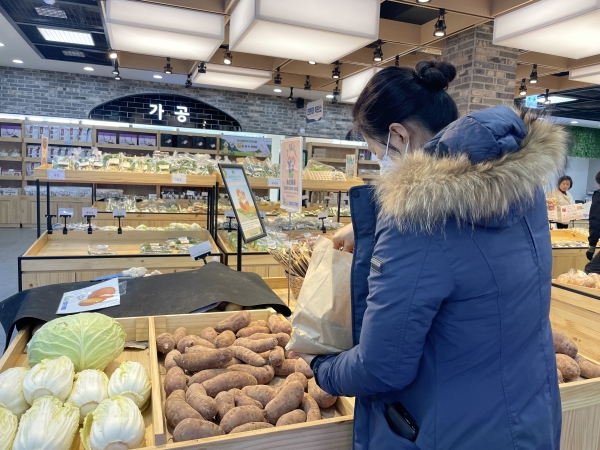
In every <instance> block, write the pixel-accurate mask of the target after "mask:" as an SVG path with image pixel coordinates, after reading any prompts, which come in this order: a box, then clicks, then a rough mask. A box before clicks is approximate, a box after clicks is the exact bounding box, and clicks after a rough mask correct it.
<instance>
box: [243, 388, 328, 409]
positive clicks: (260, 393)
mask: <svg viewBox="0 0 600 450" xmlns="http://www.w3.org/2000/svg"><path fill="white" fill-rule="evenodd" d="M242 392H243V393H244V394H246V395H247V396H248V397H250V398H253V399H254V400H258V401H259V402H260V403H261V404H262V406H263V408H264V407H265V406H267V403H269V402H270V401H271V400H273V399H274V398H275V396H276V395H277V391H276V390H275V389H274V388H272V387H271V386H264V385H260V384H259V385H257V386H246V387H245V388H243V389H242ZM315 405H316V403H315Z"/></svg>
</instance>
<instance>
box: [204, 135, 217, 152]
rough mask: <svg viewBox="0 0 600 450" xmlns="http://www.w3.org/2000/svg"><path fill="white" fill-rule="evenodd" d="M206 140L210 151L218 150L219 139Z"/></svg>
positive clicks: (208, 138) (210, 138) (209, 138)
mask: <svg viewBox="0 0 600 450" xmlns="http://www.w3.org/2000/svg"><path fill="white" fill-rule="evenodd" d="M205 140H206V148H207V149H208V150H216V149H217V138H216V137H207V138H205Z"/></svg>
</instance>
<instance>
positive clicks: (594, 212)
mask: <svg viewBox="0 0 600 450" xmlns="http://www.w3.org/2000/svg"><path fill="white" fill-rule="evenodd" d="M596 184H597V185H598V187H599V188H600V172H598V173H597V174H596ZM589 223H590V235H589V237H588V242H589V244H590V246H589V248H588V250H587V252H585V256H587V259H589V261H590V262H589V263H588V264H587V265H586V266H585V271H586V273H600V253H598V254H597V255H596V257H594V253H596V245H598V240H599V239H600V190H597V191H595V192H594V195H593V197H592V206H591V207H590V220H589Z"/></svg>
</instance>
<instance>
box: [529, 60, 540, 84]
mask: <svg viewBox="0 0 600 450" xmlns="http://www.w3.org/2000/svg"><path fill="white" fill-rule="evenodd" d="M529 82H530V83H531V84H535V83H537V82H538V73H537V64H534V65H533V70H532V71H531V75H529Z"/></svg>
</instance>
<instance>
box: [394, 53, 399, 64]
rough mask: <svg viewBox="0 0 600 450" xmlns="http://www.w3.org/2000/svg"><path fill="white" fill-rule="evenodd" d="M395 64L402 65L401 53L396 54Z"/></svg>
mask: <svg viewBox="0 0 600 450" xmlns="http://www.w3.org/2000/svg"><path fill="white" fill-rule="evenodd" d="M394 65H395V66H396V67H400V55H396V60H395V61H394Z"/></svg>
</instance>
